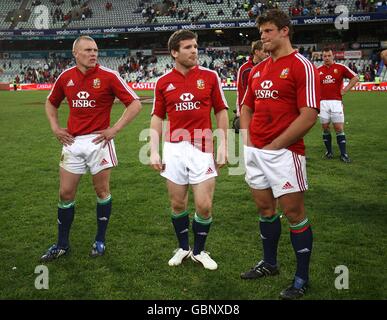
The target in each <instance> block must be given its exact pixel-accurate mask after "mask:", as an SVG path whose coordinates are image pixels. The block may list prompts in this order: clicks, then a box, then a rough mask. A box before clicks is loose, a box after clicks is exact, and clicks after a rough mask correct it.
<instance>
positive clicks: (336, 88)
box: [318, 62, 357, 100]
mask: <svg viewBox="0 0 387 320" xmlns="http://www.w3.org/2000/svg"><path fill="white" fill-rule="evenodd" d="M318 72H319V74H320V83H321V100H342V96H341V89H342V87H343V80H344V78H347V79H352V78H353V77H356V76H357V74H356V73H355V72H353V71H352V70H351V69H349V68H348V67H347V66H345V65H343V64H341V63H337V62H334V63H333V64H332V65H330V66H329V67H328V66H326V65H325V64H323V65H322V66H320V67H318Z"/></svg>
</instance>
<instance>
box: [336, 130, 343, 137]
mask: <svg viewBox="0 0 387 320" xmlns="http://www.w3.org/2000/svg"><path fill="white" fill-rule="evenodd" d="M338 136H345V133H344V131H341V132H336V137H338Z"/></svg>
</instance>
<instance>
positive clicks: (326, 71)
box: [318, 48, 359, 163]
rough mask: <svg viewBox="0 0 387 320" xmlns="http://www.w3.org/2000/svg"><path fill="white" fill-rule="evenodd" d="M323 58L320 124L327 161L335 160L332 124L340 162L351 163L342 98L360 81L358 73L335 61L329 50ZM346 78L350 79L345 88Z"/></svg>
mask: <svg viewBox="0 0 387 320" xmlns="http://www.w3.org/2000/svg"><path fill="white" fill-rule="evenodd" d="M322 58H323V61H324V64H323V65H321V66H320V67H319V68H318V71H319V74H320V84H321V108H320V109H321V111H320V122H321V125H322V129H323V141H324V144H325V147H326V148H327V151H326V153H325V155H324V157H325V158H326V159H332V158H333V152H332V136H331V131H330V129H329V124H330V122H332V123H333V127H334V129H335V131H336V140H337V144H338V146H339V148H340V154H341V155H340V160H341V161H343V162H345V163H349V162H351V159H350V158H349V157H348V154H347V150H346V138H345V134H344V107H343V102H342V97H343V96H344V95H345V94H346V93H347V92H348V91H349V90H351V88H352V87H353V86H354V85H355V84H356V83H357V82H358V81H359V78H358V77H357V75H356V73H354V72H353V71H352V70H351V69H349V68H348V67H347V66H345V65H343V64H341V63H336V62H335V61H334V56H333V52H332V50H331V49H329V48H325V49H323V53H322ZM344 78H347V79H350V81H349V83H348V84H347V85H346V86H345V88H343V80H344Z"/></svg>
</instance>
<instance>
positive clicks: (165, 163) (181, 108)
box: [151, 30, 228, 270]
mask: <svg viewBox="0 0 387 320" xmlns="http://www.w3.org/2000/svg"><path fill="white" fill-rule="evenodd" d="M168 50H169V52H170V54H171V56H172V58H173V59H174V60H175V67H174V68H173V70H172V71H171V72H169V73H167V74H165V75H164V76H161V77H160V78H159V79H158V81H157V83H156V87H155V98H154V106H153V110H152V119H151V165H152V167H153V168H154V169H155V170H157V171H160V172H161V175H162V176H163V177H165V178H166V179H167V188H168V193H169V198H170V203H171V207H172V224H173V226H174V229H175V232H176V236H177V239H178V242H179V248H178V249H177V250H175V252H174V255H173V257H172V258H171V259H170V260H169V262H168V264H169V265H170V266H177V265H180V264H181V263H182V262H183V260H184V259H186V258H189V257H191V258H192V260H194V261H195V262H200V263H201V264H202V265H203V266H204V268H206V269H209V270H215V269H217V263H216V262H215V261H214V260H213V259H212V258H211V257H210V255H209V253H208V252H206V251H205V241H206V238H207V235H208V233H209V230H210V225H211V223H212V199H213V194H214V190H215V177H216V176H217V170H218V168H220V167H222V166H223V165H224V164H225V163H226V152H227V151H226V150H227V139H226V138H227V128H228V115H227V108H228V107H227V102H226V99H225V98H224V95H223V91H222V88H221V83H220V79H219V77H218V75H217V74H216V72H214V71H211V70H209V69H206V68H202V67H200V66H198V65H197V64H198V45H197V35H196V34H195V33H193V32H191V31H188V30H180V31H176V32H175V33H173V34H172V35H171V37H170V38H169V41H168ZM212 109H214V112H215V118H216V123H217V127H218V129H220V130H219V135H218V142H219V147H218V150H217V151H218V152H217V161H216V163H215V161H214V155H213V142H212V141H213V137H212V125H211V110H212ZM166 116H168V122H167V126H168V127H169V128H168V129H167V131H166V133H165V143H164V146H163V159H162V161H161V158H160V155H159V141H160V137H161V134H162V124H163V120H164V119H165V117H166ZM189 185H191V186H192V191H193V194H194V201H195V208H196V212H195V216H194V219H193V222H192V230H193V232H194V247H193V250H192V251H191V249H190V246H189V241H188V240H189V239H188V232H189V225H190V221H189V212H188V210H187V207H188V187H189Z"/></svg>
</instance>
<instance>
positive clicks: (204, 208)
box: [196, 201, 212, 218]
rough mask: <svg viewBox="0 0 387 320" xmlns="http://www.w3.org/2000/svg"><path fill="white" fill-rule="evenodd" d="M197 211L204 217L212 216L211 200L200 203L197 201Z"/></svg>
mask: <svg viewBox="0 0 387 320" xmlns="http://www.w3.org/2000/svg"><path fill="white" fill-rule="evenodd" d="M196 212H198V213H199V214H200V215H201V216H202V217H205V218H208V217H210V216H211V212H212V203H211V201H201V202H200V203H197V204H196Z"/></svg>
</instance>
